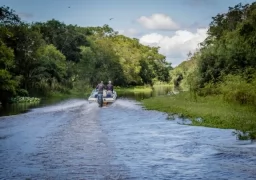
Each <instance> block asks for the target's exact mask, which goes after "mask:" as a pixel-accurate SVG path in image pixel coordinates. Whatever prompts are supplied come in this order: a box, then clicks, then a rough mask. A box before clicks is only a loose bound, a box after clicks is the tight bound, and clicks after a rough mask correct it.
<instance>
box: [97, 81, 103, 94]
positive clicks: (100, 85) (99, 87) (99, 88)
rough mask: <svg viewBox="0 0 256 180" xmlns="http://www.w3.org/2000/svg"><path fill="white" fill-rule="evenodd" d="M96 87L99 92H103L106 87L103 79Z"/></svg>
mask: <svg viewBox="0 0 256 180" xmlns="http://www.w3.org/2000/svg"><path fill="white" fill-rule="evenodd" d="M96 89H97V90H98V94H103V90H104V89H105V85H104V84H103V81H101V82H100V83H99V84H98V85H97V87H96Z"/></svg>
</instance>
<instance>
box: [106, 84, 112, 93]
mask: <svg viewBox="0 0 256 180" xmlns="http://www.w3.org/2000/svg"><path fill="white" fill-rule="evenodd" d="M107 90H108V91H112V92H113V85H112V84H108V85H107Z"/></svg>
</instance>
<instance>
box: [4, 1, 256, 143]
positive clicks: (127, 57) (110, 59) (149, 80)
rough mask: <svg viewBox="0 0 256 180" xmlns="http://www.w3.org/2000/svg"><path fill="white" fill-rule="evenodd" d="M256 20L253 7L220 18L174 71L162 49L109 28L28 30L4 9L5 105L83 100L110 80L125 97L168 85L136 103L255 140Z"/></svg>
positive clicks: (58, 25) (52, 25)
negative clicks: (231, 129) (62, 99)
mask: <svg viewBox="0 0 256 180" xmlns="http://www.w3.org/2000/svg"><path fill="white" fill-rule="evenodd" d="M255 19H256V3H255V2H254V3H252V4H245V5H243V4H238V5H236V6H234V7H230V8H229V9H228V11H227V12H226V13H221V14H218V15H216V16H215V17H213V18H212V22H211V23H210V24H209V29H208V37H207V38H206V39H205V40H204V41H203V42H202V43H201V44H200V48H199V49H198V50H197V51H196V52H195V53H194V54H191V53H190V54H189V56H188V59H187V60H185V61H184V62H182V63H181V64H180V65H178V66H177V67H175V68H173V67H172V65H171V63H169V62H167V61H166V58H165V56H163V55H162V54H160V53H159V48H158V47H150V46H145V45H142V44H140V43H139V40H138V39H135V38H133V39H132V38H129V37H126V36H123V35H120V34H118V32H115V31H114V30H113V29H112V28H111V27H109V26H108V25H104V26H102V27H80V26H76V25H67V24H64V23H62V22H60V21H58V20H55V19H52V20H49V21H47V22H33V23H26V22H23V21H22V20H21V19H20V18H19V16H18V15H17V14H16V13H15V11H13V10H12V9H10V8H9V7H6V6H2V7H0V102H1V106H2V107H6V106H8V104H10V103H17V102H18V103H19V102H20V103H21V102H23V103H24V102H26V103H31V102H33V103H35V104H36V103H39V102H40V101H41V100H42V99H45V98H46V97H48V99H51V97H56V96H63V97H65V96H69V97H71V96H73V95H75V96H76V97H86V95H87V94H88V93H89V92H90V91H91V89H92V88H93V87H95V85H96V84H97V83H98V82H99V81H100V80H103V81H104V82H107V81H108V80H112V81H113V83H114V85H115V87H116V89H117V90H118V91H119V92H122V93H126V94H127V96H128V94H129V93H130V92H140V91H143V92H144V95H145V93H146V94H147V93H148V94H150V93H151V92H158V91H152V88H156V87H157V85H159V84H163V83H164V84H167V85H168V86H172V87H173V88H172V89H169V90H168V92H167V93H166V94H165V95H162V93H160V94H155V95H152V94H150V95H149V96H144V95H143V96H137V100H141V101H142V103H144V105H145V107H146V108H148V109H155V110H159V111H165V112H168V113H170V114H173V113H176V114H179V115H181V116H186V117H189V118H192V120H193V122H194V125H202V126H210V127H218V128H233V129H236V130H237V131H236V133H237V135H238V137H239V138H240V139H247V138H250V139H256V108H255V107H256V49H255V45H256V33H255V32H256V23H255ZM142 86H143V88H139V87H142ZM118 87H120V88H118ZM134 87H136V88H135V89H134ZM178 92H179V93H178ZM137 94H140V93H137ZM157 95H158V96H157ZM159 95H160V96H159ZM152 96H154V97H153V98H149V99H145V98H148V97H152ZM199 118H200V120H199Z"/></svg>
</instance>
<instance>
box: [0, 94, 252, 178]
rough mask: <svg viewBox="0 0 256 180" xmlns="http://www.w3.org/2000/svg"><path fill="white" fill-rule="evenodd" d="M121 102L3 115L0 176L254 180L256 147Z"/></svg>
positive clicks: (64, 105) (67, 103) (0, 121)
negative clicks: (105, 105)
mask: <svg viewBox="0 0 256 180" xmlns="http://www.w3.org/2000/svg"><path fill="white" fill-rule="evenodd" d="M137 103H138V102H136V101H133V100H128V99H118V100H117V101H116V102H115V103H114V104H112V105H111V106H108V107H105V108H99V107H98V106H97V104H94V103H91V104H89V103H88V102H87V101H86V100H81V99H73V100H68V101H63V102H61V103H58V104H55V105H51V106H46V107H41V108H37V109H33V110H32V111H30V112H27V113H25V114H20V115H14V116H5V117H0V179H24V180H25V179H54V180H55V179H61V180H63V179H89V180H91V179H178V180H182V179H185V180H191V179H208V180H211V179H212V180H216V179H223V180H224V179H232V180H236V179H237V180H241V179H247V180H249V179H252V180H255V179H256V145H255V144H251V143H250V142H247V141H244V142H241V141H237V140H236V139H235V137H234V136H233V135H232V130H222V129H214V128H205V127H194V126H188V125H180V124H178V123H177V122H179V121H180V120H179V119H176V120H172V121H170V120H167V114H165V113H160V112H157V111H147V110H144V109H143V108H142V107H141V106H140V105H139V104H137Z"/></svg>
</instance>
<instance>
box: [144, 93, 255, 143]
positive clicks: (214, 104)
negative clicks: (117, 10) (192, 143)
mask: <svg viewBox="0 0 256 180" xmlns="http://www.w3.org/2000/svg"><path fill="white" fill-rule="evenodd" d="M142 103H143V104H144V106H145V107H146V108H147V109H149V110H158V111H162V112H167V113H175V114H182V115H183V116H185V117H188V118H190V119H191V120H192V121H193V124H194V125H198V126H208V127H215V128H226V129H236V130H240V131H247V132H252V131H256V109H255V107H252V106H241V105H238V104H233V103H232V104H231V103H227V102H224V101H223V100H222V96H208V97H197V99H196V100H195V99H194V98H193V97H192V96H191V95H190V94H189V93H188V92H183V93H180V94H177V95H171V96H159V97H154V98H150V99H144V100H142ZM196 118H202V119H203V121H202V122H198V121H196ZM253 134H254V133H253ZM253 136H254V135H253ZM255 138H256V137H255Z"/></svg>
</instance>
